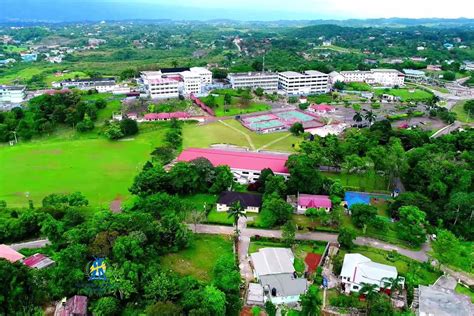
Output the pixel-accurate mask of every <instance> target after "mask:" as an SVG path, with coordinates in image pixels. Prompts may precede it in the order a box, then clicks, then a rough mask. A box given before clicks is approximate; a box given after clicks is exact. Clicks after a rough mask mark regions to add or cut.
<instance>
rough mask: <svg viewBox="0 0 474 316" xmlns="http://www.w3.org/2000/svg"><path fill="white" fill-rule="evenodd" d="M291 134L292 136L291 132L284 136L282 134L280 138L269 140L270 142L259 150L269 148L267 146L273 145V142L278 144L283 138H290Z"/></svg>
mask: <svg viewBox="0 0 474 316" xmlns="http://www.w3.org/2000/svg"><path fill="white" fill-rule="evenodd" d="M290 136H291V134H286V135H284V136H282V137H280V138H277V139H275V140H273V141H271V142H269V143H268V144H265V145H263V146H262V147H260V148H258V149H257V151H260V150H262V149H264V148H267V147H269V146H271V145H273V144H276V143H278V142H279V141H282V140H284V139H285V138H288V137H290Z"/></svg>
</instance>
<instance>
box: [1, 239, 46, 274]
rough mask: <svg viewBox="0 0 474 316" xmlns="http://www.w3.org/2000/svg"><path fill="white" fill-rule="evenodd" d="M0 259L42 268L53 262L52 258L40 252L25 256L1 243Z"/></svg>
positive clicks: (33, 267) (32, 267)
mask: <svg viewBox="0 0 474 316" xmlns="http://www.w3.org/2000/svg"><path fill="white" fill-rule="evenodd" d="M0 259H5V260H7V261H10V262H11V263H15V262H21V263H23V264H24V265H25V266H27V267H29V268H31V269H44V268H47V267H50V266H52V265H54V263H55V262H54V261H53V260H52V259H50V258H48V257H47V256H45V255H43V254H40V253H37V254H34V255H32V256H30V257H28V258H25V256H23V255H22V254H21V253H19V252H18V251H16V250H15V249H13V248H11V247H9V246H7V245H3V244H2V245H0Z"/></svg>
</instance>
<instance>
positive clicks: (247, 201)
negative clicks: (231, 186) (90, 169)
mask: <svg viewBox="0 0 474 316" xmlns="http://www.w3.org/2000/svg"><path fill="white" fill-rule="evenodd" d="M236 201H240V205H242V207H244V208H247V207H249V206H250V207H260V206H262V195H261V194H255V193H245V192H235V191H225V192H222V193H221V195H220V196H219V201H218V202H217V203H219V204H225V205H230V204H232V203H234V202H236Z"/></svg>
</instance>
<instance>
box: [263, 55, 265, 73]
mask: <svg viewBox="0 0 474 316" xmlns="http://www.w3.org/2000/svg"><path fill="white" fill-rule="evenodd" d="M262 72H265V53H263V62H262Z"/></svg>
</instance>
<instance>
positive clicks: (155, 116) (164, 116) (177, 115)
mask: <svg viewBox="0 0 474 316" xmlns="http://www.w3.org/2000/svg"><path fill="white" fill-rule="evenodd" d="M190 117H191V116H190V115H189V114H188V113H186V112H172V113H148V114H145V116H144V117H143V118H144V119H145V121H167V120H171V119H178V120H186V119H189V118H190Z"/></svg>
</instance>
